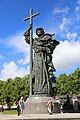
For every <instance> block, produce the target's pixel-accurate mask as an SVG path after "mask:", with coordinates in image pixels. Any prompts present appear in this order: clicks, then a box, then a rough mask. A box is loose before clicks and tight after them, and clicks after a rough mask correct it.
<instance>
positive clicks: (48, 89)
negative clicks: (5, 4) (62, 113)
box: [24, 24, 59, 95]
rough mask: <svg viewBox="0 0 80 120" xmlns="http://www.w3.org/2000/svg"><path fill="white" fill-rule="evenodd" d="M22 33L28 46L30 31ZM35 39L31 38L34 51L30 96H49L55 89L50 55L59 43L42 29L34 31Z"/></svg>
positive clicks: (53, 69)
mask: <svg viewBox="0 0 80 120" xmlns="http://www.w3.org/2000/svg"><path fill="white" fill-rule="evenodd" d="M31 29H32V25H31V24H30V27H29V29H28V30H27V31H26V32H25V33H24V36H25V41H26V43H28V44H30V30H31ZM36 35H37V38H34V39H33V38H32V49H33V50H34V54H33V61H32V72H31V76H32V84H34V89H33V90H32V91H33V92H32V94H34V95H42V94H47V95H51V94H52V91H53V89H54V87H55V83H56V80H55V77H54V75H53V72H54V71H56V70H55V68H54V65H53V63H52V54H53V51H54V49H55V47H56V46H57V45H59V42H58V41H57V40H55V39H54V38H53V35H51V34H47V33H45V32H44V29H43V28H37V29H36Z"/></svg>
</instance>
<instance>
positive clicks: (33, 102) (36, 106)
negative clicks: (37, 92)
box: [23, 96, 60, 114]
mask: <svg viewBox="0 0 80 120" xmlns="http://www.w3.org/2000/svg"><path fill="white" fill-rule="evenodd" d="M49 99H51V100H52V102H53V103H54V110H53V112H55V113H59V112H60V105H59V103H58V102H56V100H55V99H54V98H53V97H47V96H45V97H43V96H32V97H29V98H28V99H27V101H26V102H25V109H24V112H23V113H24V114H47V113H48V111H47V102H48V100H49Z"/></svg>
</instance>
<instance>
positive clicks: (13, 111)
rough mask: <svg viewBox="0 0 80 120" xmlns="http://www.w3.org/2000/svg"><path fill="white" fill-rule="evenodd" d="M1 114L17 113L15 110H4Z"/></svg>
mask: <svg viewBox="0 0 80 120" xmlns="http://www.w3.org/2000/svg"><path fill="white" fill-rule="evenodd" d="M0 113H1V112H0ZM3 114H4V115H13V114H17V110H4V112H3Z"/></svg>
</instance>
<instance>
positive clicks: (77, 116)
mask: <svg viewBox="0 0 80 120" xmlns="http://www.w3.org/2000/svg"><path fill="white" fill-rule="evenodd" d="M0 120H80V113H61V114H57V113H56V114H52V115H48V114H27V115H23V116H17V115H0Z"/></svg>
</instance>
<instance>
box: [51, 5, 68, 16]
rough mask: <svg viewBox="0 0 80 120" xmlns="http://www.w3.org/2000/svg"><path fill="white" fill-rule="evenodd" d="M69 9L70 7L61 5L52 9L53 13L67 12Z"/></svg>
mask: <svg viewBox="0 0 80 120" xmlns="http://www.w3.org/2000/svg"><path fill="white" fill-rule="evenodd" d="M68 11H69V7H67V6H66V7H65V8H59V7H55V8H54V9H53V11H52V13H53V15H55V14H66V13H68Z"/></svg>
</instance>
